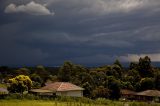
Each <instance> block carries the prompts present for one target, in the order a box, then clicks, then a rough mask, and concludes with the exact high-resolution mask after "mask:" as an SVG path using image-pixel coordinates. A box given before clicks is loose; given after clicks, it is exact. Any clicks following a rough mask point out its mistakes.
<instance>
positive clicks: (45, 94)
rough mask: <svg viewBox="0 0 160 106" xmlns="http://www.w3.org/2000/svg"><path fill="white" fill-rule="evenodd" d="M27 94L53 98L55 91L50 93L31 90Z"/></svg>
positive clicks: (48, 91)
mask: <svg viewBox="0 0 160 106" xmlns="http://www.w3.org/2000/svg"><path fill="white" fill-rule="evenodd" d="M29 93H32V94H34V95H39V96H47V97H49V96H53V95H54V94H55V91H50V90H42V89H31V90H30V91H29Z"/></svg>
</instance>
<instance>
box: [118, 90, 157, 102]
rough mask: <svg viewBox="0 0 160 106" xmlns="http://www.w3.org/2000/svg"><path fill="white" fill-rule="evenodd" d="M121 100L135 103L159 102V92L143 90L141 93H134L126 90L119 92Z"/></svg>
mask: <svg viewBox="0 0 160 106" xmlns="http://www.w3.org/2000/svg"><path fill="white" fill-rule="evenodd" d="M121 98H123V99H125V100H137V101H147V102H148V101H156V102H160V91H158V90H145V91H142V92H134V91H131V90H127V89H122V90H121Z"/></svg>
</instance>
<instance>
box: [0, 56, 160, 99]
mask: <svg viewBox="0 0 160 106" xmlns="http://www.w3.org/2000/svg"><path fill="white" fill-rule="evenodd" d="M18 75H19V76H18ZM22 75H23V76H22ZM25 76H29V77H30V79H31V80H32V88H40V87H42V86H44V85H45V83H51V82H55V81H66V82H71V83H74V84H76V85H78V86H81V87H83V88H84V89H85V90H84V96H86V97H89V98H100V97H103V98H110V99H119V97H120V90H121V89H130V90H134V91H143V90H146V89H158V90H160V69H159V68H156V67H153V66H152V64H151V59H150V58H149V57H148V56H146V57H144V58H140V59H139V61H138V62H131V63H130V65H129V67H128V68H124V67H123V66H122V64H121V63H120V61H119V60H116V61H115V62H114V63H113V64H112V65H105V66H101V67H95V68H86V67H84V66H81V65H77V64H73V63H72V62H70V61H66V62H64V64H63V65H62V66H60V67H44V66H36V67H23V68H9V67H5V66H2V67H0V81H1V83H7V82H11V86H13V88H16V86H17V85H18V86H19V84H21V87H22V89H23V90H22V91H24V90H28V89H30V87H31V86H30V85H29V86H28V85H27V87H28V88H26V85H25V84H26V83H24V82H23V83H21V80H20V81H19V80H18V83H19V84H17V79H18V78H19V77H25ZM14 77H15V78H14ZM29 77H27V79H29ZM11 78H12V79H11ZM23 85H24V86H23ZM23 87H24V88H23ZM11 88H12V87H9V89H10V91H11V92H21V91H20V90H15V89H11ZM13 90H14V91H13Z"/></svg>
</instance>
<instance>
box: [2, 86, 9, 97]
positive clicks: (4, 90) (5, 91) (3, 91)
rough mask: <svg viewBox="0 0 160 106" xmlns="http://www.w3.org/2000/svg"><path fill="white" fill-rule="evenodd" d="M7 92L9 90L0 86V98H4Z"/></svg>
mask: <svg viewBox="0 0 160 106" xmlns="http://www.w3.org/2000/svg"><path fill="white" fill-rule="evenodd" d="M8 93H9V92H8V90H7V89H6V88H0V98H4V97H5V96H6V95H8Z"/></svg>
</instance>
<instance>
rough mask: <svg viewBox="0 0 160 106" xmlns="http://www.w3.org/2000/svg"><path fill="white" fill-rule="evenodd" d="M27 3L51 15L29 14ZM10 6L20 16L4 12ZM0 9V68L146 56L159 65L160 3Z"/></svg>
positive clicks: (90, 1)
mask: <svg viewBox="0 0 160 106" xmlns="http://www.w3.org/2000/svg"><path fill="white" fill-rule="evenodd" d="M29 3H35V4H38V6H40V7H42V8H43V9H44V8H45V12H46V9H47V10H48V15H42V14H41V16H39V15H34V14H28V7H27V4H29ZM11 4H14V5H15V6H16V12H15V11H12V10H10V11H12V12H5V9H6V8H7V6H9V5H11ZM0 5H1V6H0V15H1V17H0V42H1V45H0V48H1V53H0V58H1V59H2V60H3V61H1V62H0V64H2V65H35V64H44V65H60V64H62V63H63V61H64V60H71V61H73V62H75V63H80V64H84V65H97V64H105V63H111V62H113V61H114V59H116V58H120V59H121V60H122V61H130V60H135V58H136V59H137V57H140V56H143V55H144V54H148V55H149V56H151V57H153V60H155V61H158V60H156V59H155V58H156V56H157V57H159V53H160V50H159V47H158V45H159V41H160V31H159V28H160V15H159V14H158V13H159V12H160V8H159V6H160V1H159V0H152V1H151V0H119V1H117V0H81V1H79V0H67V1H66V0H54V1H53V0H45V1H44V0H34V1H31V0H23V1H21V0H1V4H0ZM20 6H22V7H23V8H22V7H21V8H20ZM24 6H26V7H24ZM43 6H44V7H43ZM19 8H20V10H19ZM21 9H22V10H21ZM33 9H34V8H33ZM19 11H20V12H19ZM40 11H41V10H40V9H39V11H38V13H43V14H44V13H45V12H44V11H43V12H40ZM29 12H30V13H33V11H32V10H29ZM34 12H35V10H34ZM36 12H37V11H36ZM53 12H54V13H55V15H49V14H50V13H53ZM26 13H27V14H26Z"/></svg>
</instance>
